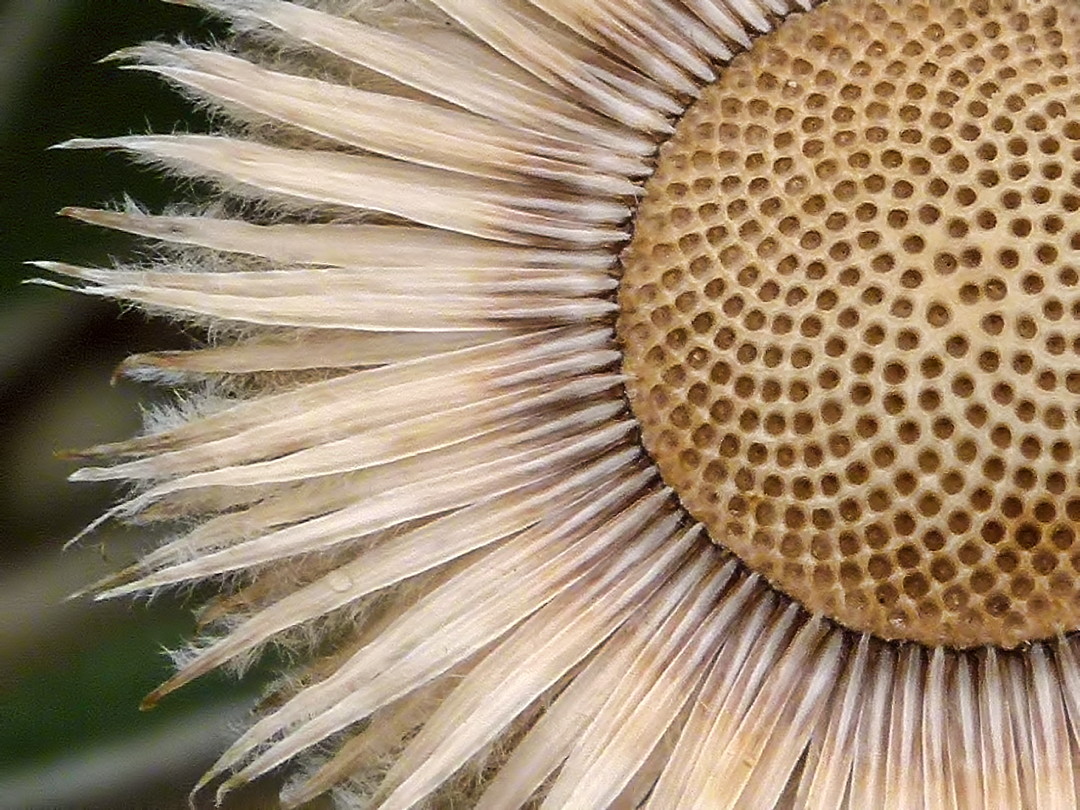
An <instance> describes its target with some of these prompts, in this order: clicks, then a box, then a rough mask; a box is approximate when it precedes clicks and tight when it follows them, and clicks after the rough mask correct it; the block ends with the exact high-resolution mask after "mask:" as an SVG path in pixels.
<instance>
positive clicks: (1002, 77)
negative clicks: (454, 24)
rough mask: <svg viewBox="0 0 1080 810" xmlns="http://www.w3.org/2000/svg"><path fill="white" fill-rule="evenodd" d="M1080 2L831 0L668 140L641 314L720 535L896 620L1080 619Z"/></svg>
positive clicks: (799, 587)
mask: <svg viewBox="0 0 1080 810" xmlns="http://www.w3.org/2000/svg"><path fill="white" fill-rule="evenodd" d="M1078 63H1080V3H1077V2H1072V0H1070V2H1062V3H1057V4H1055V3H1050V2H1042V3H1040V2H1025V0H957V2H947V1H945V2H928V3H927V2H912V1H910V0H892V2H880V3H874V2H866V1H865V0H832V2H829V3H826V4H824V5H823V6H821V7H819V8H818V9H816V10H815V11H813V12H810V13H807V14H805V15H802V16H798V17H792V18H790V19H788V20H787V21H785V22H784V23H783V24H781V25H780V27H779V28H778V30H777V31H776V32H775V33H773V34H770V35H768V36H765V37H762V38H761V39H759V40H758V41H757V43H756V44H755V46H754V47H753V48H752V49H751V50H750V51H749V52H748V53H746V54H744V55H742V56H740V57H738V58H736V59H735V60H734V61H733V62H732V63H731V65H730V66H728V67H726V68H725V69H724V71H723V73H722V75H721V78H720V79H719V81H717V82H716V83H715V84H714V85H712V86H709V87H708V88H706V89H705V90H704V92H703V93H702V95H701V98H700V99H699V100H698V101H697V102H696V103H695V104H694V105H693V106H692V107H691V108H690V109H689V110H688V111H687V113H686V114H685V116H684V117H683V119H682V120H681V122H680V123H679V126H678V128H677V131H676V133H675V135H674V136H673V137H672V138H671V139H670V141H668V142H667V143H666V144H665V145H664V146H663V147H662V149H661V151H660V155H659V159H658V165H657V168H656V172H655V174H654V176H653V177H652V179H651V180H650V182H649V183H648V186H647V189H646V194H645V197H644V199H643V201H642V203H641V206H640V208H639V211H638V214H637V218H636V222H635V235H634V238H633V241H632V243H631V245H630V246H629V248H628V249H627V251H626V253H625V255H624V257H623V263H624V277H623V281H622V284H621V287H620V294H619V295H620V299H619V300H620V306H621V312H620V317H619V324H618V331H619V338H620V341H621V343H622V347H623V351H624V355H625V370H626V372H627V374H628V376H629V381H628V383H627V387H628V393H629V396H630V400H631V404H632V407H633V410H634V413H635V415H636V416H637V418H638V420H639V422H640V424H641V430H642V437H643V441H644V444H645V447H646V449H647V450H648V452H649V454H650V455H651V456H652V458H653V459H654V461H655V462H656V464H657V465H658V467H659V468H660V471H661V473H662V475H663V477H664V480H665V481H666V482H667V483H668V484H669V485H670V486H671V487H673V488H674V489H675V491H676V492H677V493H678V495H679V497H680V499H681V501H682V503H683V505H684V506H685V508H686V509H687V510H688V511H689V513H690V514H691V515H692V516H693V517H694V518H696V519H697V520H699V521H701V522H702V523H704V524H705V526H706V527H707V528H708V530H709V532H710V534H711V536H712V538H713V539H714V541H715V542H717V543H719V544H722V545H724V546H726V547H728V548H730V549H731V550H732V551H733V552H734V553H735V554H737V555H738V556H739V557H740V558H741V559H742V560H743V561H744V562H745V563H746V564H747V565H748V566H749V567H750V568H752V569H754V570H756V571H758V572H760V573H761V574H762V575H764V576H765V577H767V578H768V579H769V581H770V582H772V583H773V584H774V585H775V586H776V587H777V588H778V589H780V590H781V591H783V592H785V593H787V594H788V595H790V596H791V597H793V598H795V599H796V600H798V601H799V602H801V603H802V604H803V605H804V606H805V607H806V608H807V609H808V610H810V611H811V612H814V613H820V614H824V615H827V616H829V617H832V618H833V619H835V620H837V621H838V622H840V623H841V624H843V625H845V626H847V627H849V628H852V629H854V630H859V631H866V632H870V633H873V634H875V635H877V636H879V637H882V638H887V639H910V640H914V641H918V642H921V643H924V644H930V645H938V644H944V645H949V646H954V647H969V646H973V645H981V644H993V645H998V646H1001V647H1014V646H1016V645H1018V644H1020V643H1022V642H1024V641H1029V640H1033V639H1041V638H1047V637H1051V636H1053V635H1055V634H1058V633H1061V632H1067V631H1070V630H1073V629H1076V628H1077V627H1080V542H1078V541H1077V530H1078V524H1080V284H1078V279H1080V65H1078Z"/></svg>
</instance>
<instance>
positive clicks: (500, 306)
mask: <svg viewBox="0 0 1080 810" xmlns="http://www.w3.org/2000/svg"><path fill="white" fill-rule="evenodd" d="M889 1H890V2H906V0H889ZM944 1H945V0H934V2H944ZM187 4H190V5H197V6H200V7H202V8H205V9H206V10H208V11H209V12H212V13H213V14H215V15H220V16H222V17H223V18H225V19H227V20H228V21H230V22H231V24H232V25H233V26H234V27H235V30H236V32H237V38H236V40H235V43H234V44H233V45H230V46H226V47H213V48H205V47H190V46H186V45H175V46H174V45H164V44H152V45H145V46H143V47H139V48H135V49H133V50H132V51H130V52H129V53H125V54H122V56H123V57H124V58H125V59H127V60H129V62H130V63H131V64H132V66H133V67H136V68H137V69H141V70H148V71H151V72H154V73H157V74H159V75H161V76H162V77H164V78H165V79H167V80H168V81H169V82H171V83H174V84H175V85H177V86H178V87H180V88H182V89H183V91H184V92H187V93H190V94H191V95H192V96H193V97H194V98H196V99H197V100H198V101H199V102H200V103H205V104H207V105H208V106H209V107H210V108H211V109H213V110H215V111H219V112H220V113H221V116H222V121H223V122H224V123H223V126H224V131H223V132H222V133H221V134H212V135H184V134H177V135H150V136H130V137H118V138H112V139H107V140H100V141H86V140H75V141H71V142H69V143H68V144H66V146H68V147H73V148H81V147H95V148H99V147H106V148H118V149H123V150H126V151H128V152H130V153H132V154H133V155H134V156H135V157H136V158H137V159H139V160H142V161H146V162H149V163H152V164H154V165H157V166H163V167H165V168H167V169H168V170H169V171H171V172H174V173H176V174H179V175H182V176H186V177H191V178H196V179H200V180H206V181H209V182H210V183H212V184H214V185H215V186H217V187H218V188H219V189H220V190H221V191H222V192H223V194H222V196H221V201H219V202H215V203H214V204H212V205H211V206H208V207H207V208H206V210H203V211H197V212H191V211H188V212H180V213H177V212H172V213H169V214H168V215H161V216H157V215H149V214H146V213H143V212H141V211H140V210H138V209H137V208H135V207H134V206H129V207H128V208H127V209H126V210H123V211H100V210H87V209H70V210H69V211H68V212H67V213H68V214H70V215H71V216H73V217H76V218H78V219H81V220H83V221H85V222H88V223H93V224H96V225H101V226H105V227H109V228H115V229H119V230H123V231H128V232H131V233H135V234H138V235H140V236H143V237H146V238H147V239H149V240H152V241H153V242H155V243H157V244H159V245H160V258H159V259H157V260H154V261H152V262H150V263H149V264H147V265H141V266H120V267H117V268H113V269H88V268H79V267H72V266H70V265H63V264H57V263H42V267H44V268H46V269H47V270H49V271H55V272H57V273H60V274H62V275H64V276H67V277H70V278H74V279H76V280H77V281H78V282H81V284H79V288H80V289H82V290H83V291H84V292H88V293H92V294H95V295H102V296H108V297H111V298H117V299H120V300H123V301H127V302H133V303H135V304H137V305H139V306H143V307H146V308H147V309H149V310H151V311H156V312H165V313H168V314H170V315H172V316H175V317H178V318H181V319H185V320H191V321H194V322H196V323H199V324H203V325H206V326H208V327H209V329H210V333H211V334H212V335H214V336H216V337H215V340H214V341H213V342H212V343H211V344H210V345H208V347H207V348H202V349H198V350H194V351H190V352H183V353H161V354H149V355H139V356H136V357H133V358H131V359H130V360H129V361H128V362H126V363H125V365H124V366H123V367H122V371H123V373H125V374H127V375H129V376H131V377H134V378H137V379H148V380H152V381H159V382H162V381H163V382H166V383H169V384H177V383H179V384H184V385H190V386H191V389H190V390H192V391H194V392H195V393H193V394H191V395H190V400H191V401H190V402H189V405H188V407H187V408H186V409H185V410H184V412H183V413H180V414H176V415H173V416H172V417H166V418H165V419H164V421H163V422H162V423H161V424H158V425H155V426H152V427H151V429H150V430H149V431H148V433H147V434H146V435H145V436H141V437H138V438H135V439H132V440H130V441H126V442H120V443H117V444H114V445H108V446H102V447H96V448H92V449H91V450H89V451H87V453H86V457H87V459H88V460H89V463H91V464H100V465H101V466H87V467H85V468H84V469H82V470H80V471H79V472H77V473H76V474H75V475H74V476H73V477H74V478H75V479H77V480H82V481H101V480H118V481H127V482H132V483H133V484H134V485H135V486H134V490H133V494H132V495H131V496H130V498H129V499H128V500H126V501H125V502H123V503H121V504H120V505H118V506H117V507H116V508H115V509H114V510H112V511H111V512H110V513H109V514H108V515H106V519H118V520H124V521H133V522H137V523H158V522H164V525H168V526H174V527H176V528H175V534H174V535H173V536H172V537H171V539H169V540H168V541H167V542H165V543H164V545H162V546H161V547H160V548H158V549H157V550H155V551H153V552H151V553H149V554H148V555H147V556H146V557H145V558H143V559H142V560H141V561H140V562H139V563H138V565H137V566H135V567H134V568H132V569H131V570H128V571H124V572H122V573H120V574H119V575H117V576H116V577H114V578H112V579H111V580H110V581H108V582H106V583H104V584H102V585H101V586H100V589H99V595H100V597H101V598H112V597H116V596H121V595H126V594H132V593H140V592H152V591H155V590H157V589H161V588H163V587H168V586H175V585H178V584H183V583H191V582H196V581H202V580H208V579H209V580H215V581H220V582H221V583H223V588H224V594H223V595H222V597H221V598H220V599H219V600H217V601H215V602H213V603H212V604H210V605H209V606H208V607H207V608H206V610H205V612H204V613H203V615H202V617H201V618H202V620H203V622H204V624H205V625H206V627H207V631H208V635H207V637H206V638H205V639H204V640H202V641H200V642H198V643H197V644H196V645H195V646H193V648H192V649H191V650H190V651H187V652H185V653H183V654H181V655H179V656H178V658H179V659H180V668H179V671H178V673H177V674H176V675H175V676H174V677H173V678H172V679H171V680H170V681H169V682H167V683H166V684H164V685H163V686H162V687H161V688H159V689H158V690H156V691H155V693H154V694H152V695H151V696H150V698H148V701H149V702H150V703H153V702H155V701H157V700H158V699H160V698H162V697H164V696H165V695H166V694H168V693H169V692H171V691H173V690H174V689H177V688H178V687H180V686H182V685H184V684H186V683H188V682H190V681H192V680H193V679H195V678H197V677H199V676H201V675H203V674H205V673H207V672H209V671H211V670H213V669H215V668H217V667H221V666H224V665H230V664H233V665H236V664H239V665H241V666H242V665H243V663H245V662H246V661H249V660H250V659H251V657H252V656H253V655H254V654H255V653H256V652H257V651H259V650H260V649H261V648H263V647H264V646H265V645H267V644H268V643H281V644H284V645H285V646H287V647H289V648H291V649H303V650H306V649H309V648H310V649H311V650H313V651H315V652H317V653H318V655H317V657H316V658H314V663H312V664H311V666H310V668H309V669H306V670H303V671H302V672H301V673H299V674H298V675H295V676H294V677H292V678H291V679H290V680H288V681H286V682H285V683H283V685H282V687H281V690H280V692H279V694H278V695H276V697H275V699H274V700H273V701H271V702H270V703H269V707H268V708H266V710H265V712H264V713H263V714H262V715H261V716H260V717H259V719H258V720H257V721H255V722H254V723H253V725H252V726H251V727H250V728H249V729H248V730H247V731H246V732H245V733H243V735H242V736H241V737H240V738H239V740H238V741H237V742H236V743H235V744H234V745H233V746H232V747H231V748H229V749H228V750H227V751H226V752H225V753H224V754H223V755H222V756H221V758H220V760H219V761H218V763H217V764H216V765H215V766H214V768H213V770H212V771H211V772H210V773H209V774H208V775H207V777H206V778H205V780H204V783H203V784H202V785H200V791H202V792H212V788H213V786H215V785H216V786H217V787H218V795H219V797H220V796H221V795H223V794H224V793H226V792H228V791H229V790H230V789H231V788H233V787H235V786H237V785H239V784H242V783H244V782H247V781H248V780H251V779H253V778H255V777H258V776H260V775H262V774H265V773H267V772H268V771H270V770H271V769H274V768H277V767H278V766H280V765H282V764H284V763H287V762H290V761H293V760H297V761H298V763H299V764H298V765H295V766H294V768H295V770H294V773H296V774H297V776H296V778H295V780H294V781H293V783H291V785H290V786H289V787H288V788H287V789H286V792H285V795H284V797H283V798H284V801H285V803H286V804H287V805H290V806H291V805H295V804H299V803H302V802H303V801H305V800H308V799H310V798H312V797H314V796H317V795H319V794H320V793H323V792H325V791H327V790H333V791H334V796H335V798H336V799H337V800H338V801H339V802H340V804H341V806H343V807H353V806H357V807H359V806H368V805H369V804H373V805H375V806H378V807H381V808H385V809H386V810H389V809H390V808H394V809H395V810H403V809H404V808H410V807H415V806H424V805H425V803H429V802H430V803H433V804H434V805H435V806H442V803H445V804H446V806H454V807H463V806H473V805H475V806H477V807H481V808H486V810H504V809H505V808H513V807H519V806H533V805H536V806H542V807H545V808H603V807H637V806H642V805H643V806H645V807H648V808H654V810H672V809H673V808H707V809H708V810H718V809H719V808H771V807H774V806H776V807H800V808H801V807H813V808H823V809H827V810H833V809H834V808H840V807H850V808H855V809H857V810H863V809H864V808H903V809H904V810H906V809H907V808H916V807H925V808H935V809H936V808H951V807H970V808H986V810H990V809H991V808H994V809H996V808H1007V807H1015V808H1020V807H1038V808H1040V810H1042V809H1043V808H1067V807H1076V806H1077V792H1076V784H1075V783H1076V781H1077V776H1078V775H1080V770H1077V768H1076V767H1075V765H1074V763H1075V762H1076V761H1077V757H1078V755H1080V740H1078V738H1077V732H1078V730H1080V657H1078V655H1077V652H1078V651H1077V649H1076V647H1075V645H1074V644H1073V643H1072V642H1071V641H1070V640H1067V639H1065V638H1062V639H1061V640H1059V641H1056V642H1048V643H1045V644H1035V645H1033V646H1031V647H1029V648H1025V649H1024V650H1021V651H1020V652H1015V653H1013V652H1010V653H1005V652H997V651H995V650H993V649H990V648H987V649H979V650H974V651H970V652H953V651H949V650H946V649H944V648H926V647H922V646H919V645H916V644H907V645H899V646H897V645H890V644H887V643H884V642H879V641H877V640H875V639H872V638H870V637H868V636H865V635H858V634H855V633H852V632H849V631H846V630H844V629H843V628H840V627H837V626H835V625H833V624H832V623H830V622H828V621H827V620H825V619H823V618H820V617H812V616H809V615H808V614H806V613H805V612H804V611H803V610H802V609H801V608H800V607H799V606H798V605H797V604H794V603H792V602H791V600H789V599H787V598H786V597H784V596H783V595H781V594H779V593H777V592H775V591H774V590H772V589H771V588H770V587H769V585H768V584H767V583H766V582H765V581H764V580H763V579H762V578H760V577H759V576H757V575H754V574H752V573H750V572H748V571H747V570H745V569H744V568H743V567H742V566H741V564H740V563H739V562H738V561H737V560H735V559H734V558H732V557H731V556H730V555H729V554H728V553H727V552H726V551H724V550H723V549H722V548H720V547H719V546H716V545H714V544H713V543H711V542H710V540H709V538H708V536H707V535H706V533H705V532H704V530H703V529H702V528H701V527H700V526H699V525H696V524H694V523H693V522H692V521H690V520H689V519H688V518H687V516H686V515H685V513H684V512H683V511H682V509H681V508H680V506H679V504H678V502H677V500H676V499H675V498H674V496H673V495H672V493H671V492H670V491H669V490H668V489H666V488H665V487H664V484H663V482H662V481H661V480H660V479H659V476H658V474H657V472H656V471H655V469H654V466H653V464H652V462H651V461H650V460H649V458H648V457H647V456H646V455H645V454H644V452H643V451H642V450H641V448H640V446H639V444H638V442H637V436H636V431H635V421H634V419H633V417H632V415H631V413H630V411H629V409H628V407H627V405H626V402H625V399H624V393H623V390H622V379H621V377H620V362H619V359H620V355H619V352H618V350H617V346H616V343H615V337H614V314H615V313H614V310H615V306H616V305H615V295H614V291H615V288H616V286H617V283H618V271H619V264H618V256H619V252H620V250H621V249H622V247H623V246H624V244H625V243H626V241H627V239H628V237H629V231H630V228H631V225H632V216H633V211H634V206H635V201H636V200H637V198H638V196H639V195H640V193H641V188H642V184H643V182H644V180H645V179H646V178H647V177H648V175H649V174H650V172H651V168H652V160H653V158H654V155H655V153H656V150H657V146H658V144H659V143H661V142H662V141H664V140H665V139H666V138H667V136H668V135H669V134H670V133H671V132H672V131H673V128H674V125H675V122H676V121H677V119H678V117H679V116H680V114H681V113H682V111H683V110H684V109H685V108H686V106H687V104H688V103H689V102H690V101H691V100H692V99H693V98H694V97H695V96H696V94H697V93H698V92H699V90H700V88H701V87H702V86H703V85H705V84H707V83H709V82H711V81H713V80H714V79H715V78H716V71H717V70H720V69H722V66H723V64H724V63H725V62H726V61H727V60H729V59H730V58H731V57H732V56H733V55H734V54H735V53H737V52H739V51H741V50H744V49H745V48H746V47H748V46H749V45H750V43H751V40H752V38H753V37H755V36H756V35H759V34H762V33H764V32H766V31H768V30H769V29H770V28H771V27H773V26H775V25H777V24H781V21H782V20H783V18H784V17H785V16H786V15H788V14H789V13H795V12H798V11H799V9H798V7H796V5H795V3H794V0H791V2H789V0H417V2H416V3H410V2H383V3H380V2H378V0H367V1H366V2H344V0H336V1H335V2H322V3H307V4H302V3H298V2H286V0H198V2H195V0H191V2H188V3H187ZM1021 4H1022V3H1021ZM202 792H200V793H199V794H198V796H202Z"/></svg>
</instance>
